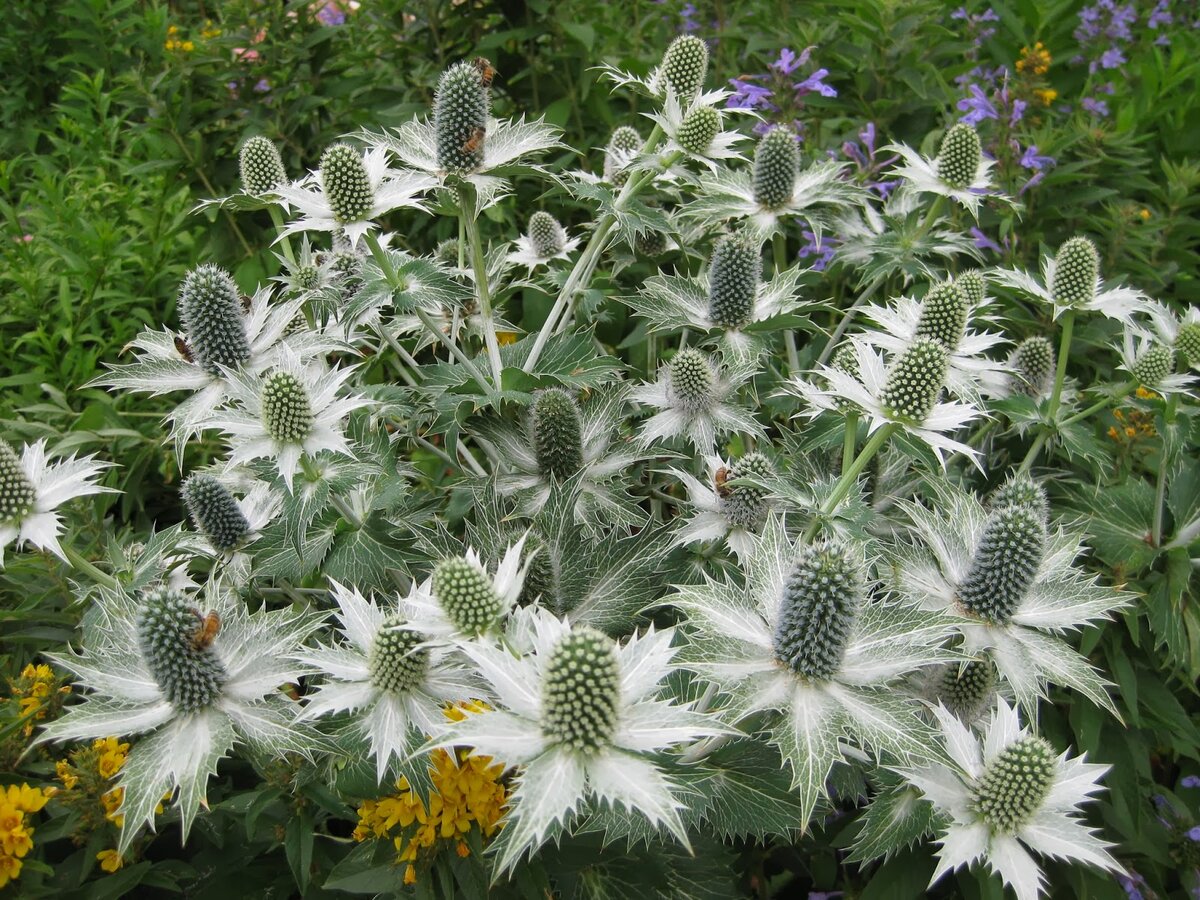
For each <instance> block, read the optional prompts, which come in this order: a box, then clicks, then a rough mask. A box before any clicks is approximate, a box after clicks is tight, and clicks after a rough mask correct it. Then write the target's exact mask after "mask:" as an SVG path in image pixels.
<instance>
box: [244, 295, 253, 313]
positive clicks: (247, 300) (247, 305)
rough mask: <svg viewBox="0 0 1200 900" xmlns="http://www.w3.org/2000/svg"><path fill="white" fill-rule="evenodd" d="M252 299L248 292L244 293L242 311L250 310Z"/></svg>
mask: <svg viewBox="0 0 1200 900" xmlns="http://www.w3.org/2000/svg"><path fill="white" fill-rule="evenodd" d="M250 303H251V300H250V298H249V297H248V296H247V295H246V294H242V312H250Z"/></svg>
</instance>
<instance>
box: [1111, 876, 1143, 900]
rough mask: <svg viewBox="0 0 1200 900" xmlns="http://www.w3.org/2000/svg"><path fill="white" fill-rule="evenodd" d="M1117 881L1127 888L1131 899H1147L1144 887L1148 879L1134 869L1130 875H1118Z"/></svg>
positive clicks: (1126, 891)
mask: <svg viewBox="0 0 1200 900" xmlns="http://www.w3.org/2000/svg"><path fill="white" fill-rule="evenodd" d="M1117 883H1118V884H1120V885H1121V887H1123V888H1124V889H1125V893H1126V894H1127V895H1128V897H1129V900H1146V895H1145V894H1143V893H1142V888H1144V887H1146V879H1144V878H1143V877H1142V876H1141V875H1139V874H1138V873H1137V872H1134V871H1133V870H1132V869H1131V870H1130V873H1129V874H1128V875H1118V876H1117Z"/></svg>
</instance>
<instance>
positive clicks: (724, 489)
mask: <svg viewBox="0 0 1200 900" xmlns="http://www.w3.org/2000/svg"><path fill="white" fill-rule="evenodd" d="M725 474H726V477H725V481H726V482H730V481H736V480H737V479H739V478H745V477H747V476H749V477H751V478H758V479H763V478H766V477H768V476H770V475H773V474H775V466H774V465H772V464H771V460H769V459H767V457H765V456H763V455H762V454H761V453H755V452H751V453H747V454H746V455H745V456H743V457H742V458H741V459H739V460H737V461H736V462H734V464H733V465H732V466H730V467H729V469H728V470H727V471H726V473H725ZM768 493H769V492H768V491H767V489H766V488H764V487H759V486H758V485H756V484H732V485H728V486H722V485H718V488H717V495H718V497H719V498H720V504H721V512H722V513H723V514H724V516H725V518H727V519H728V520H729V521H730V522H732V523H733V524H734V525H736V526H738V527H739V528H746V529H753V528H757V527H758V526H759V525H760V524H761V523H762V520H763V519H764V518H765V517H766V514H767V494H768Z"/></svg>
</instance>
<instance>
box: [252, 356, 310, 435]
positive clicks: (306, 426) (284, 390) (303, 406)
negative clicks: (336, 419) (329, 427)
mask: <svg viewBox="0 0 1200 900" xmlns="http://www.w3.org/2000/svg"><path fill="white" fill-rule="evenodd" d="M261 401H262V421H263V427H264V428H265V429H266V431H267V434H269V435H270V436H271V437H272V438H274V439H275V440H277V441H279V442H280V443H283V444H301V443H303V442H304V439H305V438H307V437H308V436H309V435H310V434H311V433H312V429H313V422H314V420H315V417H314V415H313V409H312V401H311V400H310V399H309V396H308V390H307V389H306V388H305V387H304V384H303V383H302V382H301V381H300V379H298V378H297V377H296V376H295V375H292V374H291V373H289V372H275V373H274V374H272V375H269V376H268V377H267V378H266V380H265V381H263V386H262V395H261Z"/></svg>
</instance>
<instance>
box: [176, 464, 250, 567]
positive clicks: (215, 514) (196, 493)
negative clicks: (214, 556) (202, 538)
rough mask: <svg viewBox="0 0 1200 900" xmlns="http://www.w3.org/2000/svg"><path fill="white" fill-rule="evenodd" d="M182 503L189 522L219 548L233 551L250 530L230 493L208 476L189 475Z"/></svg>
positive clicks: (184, 484) (184, 486)
mask: <svg viewBox="0 0 1200 900" xmlns="http://www.w3.org/2000/svg"><path fill="white" fill-rule="evenodd" d="M183 503H184V505H185V506H186V507H187V511H188V515H189V516H191V517H192V522H193V523H195V525H196V527H197V528H199V529H200V530H201V531H203V532H204V534H205V535H207V536H208V539H209V540H210V541H211V542H212V545H213V546H214V547H216V548H217V549H218V550H221V551H229V550H232V549H233V548H234V547H236V546H237V545H238V543H239V542H240V541H241V540H242V538H244V537H245V536H246V534H247V533H248V532H249V531H250V523H249V522H247V521H246V517H245V515H243V513H242V509H241V507H240V506H238V503H237V500H235V499H234V497H233V494H231V493H229V489H228V488H226V487H225V485H223V484H221V482H219V481H217V479H215V478H213V477H212V476H211V475H192V476H191V477H190V478H188V480H187V481H185V482H184V483H183Z"/></svg>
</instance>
